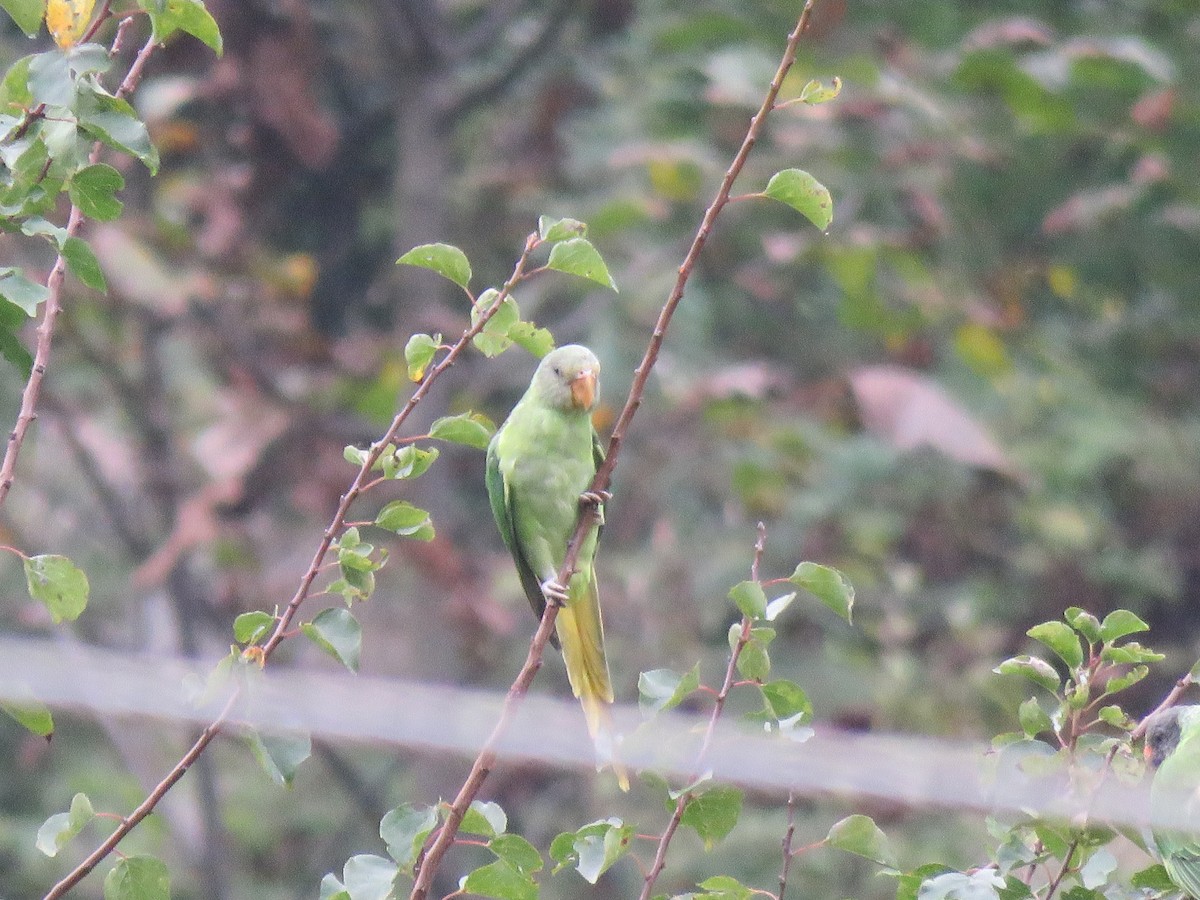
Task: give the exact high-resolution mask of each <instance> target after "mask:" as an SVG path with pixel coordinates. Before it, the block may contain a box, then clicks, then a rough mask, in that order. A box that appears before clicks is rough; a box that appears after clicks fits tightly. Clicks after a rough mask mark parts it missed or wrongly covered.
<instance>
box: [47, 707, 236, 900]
mask: <svg viewBox="0 0 1200 900" xmlns="http://www.w3.org/2000/svg"><path fill="white" fill-rule="evenodd" d="M238 695H239V694H238V692H236V691H235V692H234V693H233V694H232V695H231V696H230V698H229V700H228V701H227V702H226V704H225V708H224V709H222V710H221V714H220V715H218V716H217V717H216V719H214V720H213V722H212V724H211V725H209V726H208V727H207V728H205V729H204V730H203V731H202V732H200V737H198V738H197V739H196V742H195V743H194V744H192V746H191V748H190V749H189V750H188V752H187V753H185V754H184V755H183V758H182V759H181V760H179V762H177V763H176V764H175V767H174V768H173V769H171V771H170V772H169V773H168V774H167V777H166V778H164V779H163V780H162V781H160V782H159V783H158V784H157V785H155V787H154V790H152V791H151V792H150V793H149V794H148V795H147V796H146V799H145V800H143V801H142V802H141V803H140V804H139V805H138V807H137V809H135V810H134V811H133V812H131V813H130V814H129V815H127V816H125V818H123V819H121V824H120V825H118V826H117V829H116V831H114V832H113V833H112V834H110V835H109V836H108V838H106V839H105V841H104V843H102V844H101V845H100V846H99V847H97V848H96V849H95V850H93V851H92V852H91V853H90V854H89V855H88V857H87V859H85V860H84V861H83V862H81V863H80V864H79V865H78V866H76V867H75V868H74V869H72V870H71V872H70V873H69V874H68V875H67V876H66V877H65V878H63V879H62V881H60V882H59V883H58V884H56V885H55V886H54V887H52V888H51V889H50V892H49V893H47V894H46V896H45V897H44V898H43V900H56V898H58V897H62V896H63V895H65V894H66V893H67V891H69V890H71V888H73V887H75V885H77V884H78V883H79V882H80V881H82V880H83V879H84V878H85V877H86V876H87V875H88V873H89V872H91V871H92V869H94V868H96V866H98V865H99V864H100V863H101V862H102V861H103V860H104V858H105V857H106V856H108V854H110V853H112V852H113V850H114V849H116V846H117V844H119V843H120V842H121V839H122V838H124V837H125V835H127V834H129V832H130V831H132V830H133V828H134V826H136V825H137V824H138V823H139V822H140V821H142V819H144V818H146V816H148V815H150V813H151V811H152V810H153V809H154V807H156V806H158V803H159V801H160V800H162V798H163V797H165V796H166V795H167V791H169V790H171V788H173V787H174V786H175V784H176V782H178V781H179V779H180V778H182V777H183V776H184V774H186V772H187V770H188V769H190V768H191V767H192V764H193V763H194V762H195V761H196V760H197V759H198V758H199V757H200V754H201V753H203V752H204V749H205V748H206V747H207V746H208V745H209V744H211V743H212V740H213V738H215V737H216V736H217V735H218V734H220V733H221V728H222V726H223V725H224V724H225V719H226V718H227V717H228V716H229V713H230V711H231V710H232V709H233V705H234V704H235V703H236V702H237V699H238Z"/></svg>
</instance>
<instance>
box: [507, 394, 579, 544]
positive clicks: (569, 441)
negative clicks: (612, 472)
mask: <svg viewBox="0 0 1200 900" xmlns="http://www.w3.org/2000/svg"><path fill="white" fill-rule="evenodd" d="M499 450H500V459H501V463H500V465H501V469H502V471H503V472H504V479H505V482H506V483H507V484H508V485H509V489H510V490H511V491H512V493H513V496H514V505H515V506H516V508H517V509H519V510H520V511H521V515H520V517H519V521H518V522H517V523H516V525H517V529H518V530H519V531H522V532H525V534H524V537H525V538H526V539H527V540H532V541H534V542H540V540H544V541H546V542H548V544H549V546H550V547H554V548H555V553H554V555H555V556H561V555H562V553H563V551H564V550H565V545H566V541H567V539H568V538H569V537H570V535H571V533H572V532H573V531H574V529H575V522H576V518H577V516H578V513H579V495H580V494H581V493H583V492H584V491H585V490H587V488H588V486H589V484H590V483H591V480H592V477H593V476H594V475H595V474H596V467H595V461H594V459H593V456H592V425H591V421H590V419H589V418H588V417H587V416H586V415H581V414H579V413H563V412H560V411H558V410H554V409H546V408H543V407H539V406H535V405H525V406H523V407H521V408H518V409H515V410H513V414H512V416H511V417H510V421H509V423H508V425H507V427H506V428H505V429H504V433H503V434H502V435H501V437H500V447H499Z"/></svg>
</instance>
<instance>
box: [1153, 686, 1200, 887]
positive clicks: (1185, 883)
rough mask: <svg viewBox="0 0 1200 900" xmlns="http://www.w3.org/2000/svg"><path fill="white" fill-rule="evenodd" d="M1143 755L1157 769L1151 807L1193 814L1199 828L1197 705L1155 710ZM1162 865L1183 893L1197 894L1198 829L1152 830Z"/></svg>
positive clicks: (1199, 723)
mask: <svg viewBox="0 0 1200 900" xmlns="http://www.w3.org/2000/svg"><path fill="white" fill-rule="evenodd" d="M1145 754H1146V760H1147V762H1149V763H1150V765H1151V766H1152V767H1153V768H1155V769H1157V770H1158V771H1157V772H1155V775H1154V781H1153V782H1152V783H1151V785H1150V809H1151V812H1153V811H1154V810H1155V809H1156V808H1157V809H1163V810H1167V809H1169V810H1170V811H1171V812H1172V813H1173V814H1174V815H1179V814H1180V813H1181V812H1182V813H1184V814H1186V815H1187V816H1188V818H1189V819H1192V818H1193V817H1194V819H1195V823H1196V827H1197V829H1198V830H1200V706H1175V707H1172V708H1171V709H1165V710H1163V711H1162V712H1159V713H1155V715H1154V716H1152V717H1151V719H1150V721H1149V723H1148V724H1147V727H1146V743H1145ZM1152 834H1153V836H1154V843H1155V844H1156V845H1157V847H1158V853H1159V856H1160V857H1161V858H1162V863H1163V867H1164V868H1165V869H1166V870H1167V875H1169V876H1170V877H1171V880H1172V881H1173V882H1175V885H1176V886H1177V887H1178V888H1179V889H1180V890H1182V891H1183V892H1184V893H1185V894H1189V895H1190V896H1192V897H1197V898H1200V834H1196V833H1189V832H1186V831H1177V830H1171V829H1164V828H1154V829H1153V830H1152Z"/></svg>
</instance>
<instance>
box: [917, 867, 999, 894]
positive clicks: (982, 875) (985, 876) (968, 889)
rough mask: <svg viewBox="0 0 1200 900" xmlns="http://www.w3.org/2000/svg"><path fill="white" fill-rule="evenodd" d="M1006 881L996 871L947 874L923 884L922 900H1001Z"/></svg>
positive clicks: (986, 870)
mask: <svg viewBox="0 0 1200 900" xmlns="http://www.w3.org/2000/svg"><path fill="white" fill-rule="evenodd" d="M1003 887H1004V879H1003V878H1001V877H1000V876H999V875H997V874H996V872H995V870H994V869H987V868H984V869H977V870H976V871H974V872H972V873H971V874H970V875H966V874H964V873H962V872H946V873H945V874H944V875H938V876H936V877H934V878H929V879H926V880H925V881H923V882H922V883H921V889H920V893H919V894H918V896H919V897H920V898H921V900H1001V898H1000V890H1001V889H1002V888H1003Z"/></svg>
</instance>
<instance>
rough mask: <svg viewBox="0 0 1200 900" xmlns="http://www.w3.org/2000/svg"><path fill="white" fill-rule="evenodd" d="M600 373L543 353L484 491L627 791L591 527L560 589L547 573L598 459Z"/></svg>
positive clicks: (577, 359)
mask: <svg viewBox="0 0 1200 900" xmlns="http://www.w3.org/2000/svg"><path fill="white" fill-rule="evenodd" d="M599 374H600V362H599V360H597V359H596V355H595V354H594V353H592V351H591V350H589V349H588V348H587V347H581V346H579V345H577V344H568V345H566V346H563V347H559V348H558V349H556V350H552V351H551V352H550V353H547V354H546V356H545V357H544V358H543V359H542V361H541V363H540V364H539V365H538V367H537V371H536V372H534V373H533V380H532V381H531V382H530V384H529V389H528V390H527V391H526V392H525V396H523V397H522V398H521V399H520V401H518V403H517V405H516V406H515V407H513V410H512V412H511V413H509V416H508V419H506V420H505V422H504V424H503V425H501V426H500V430H499V431H497V432H496V434H495V436H494V437H493V438H492V440H491V443H490V444H489V445H488V451H487V489H488V498H489V500H490V501H491V506H492V515H494V516H495V517H496V524H497V525H498V526H499V527H500V534H501V535H502V536H503V537H504V543H505V544H507V545H508V549H509V551H510V552H511V553H512V555H513V559H514V560H515V561H516V564H517V574H518V575H520V578H521V585H522V587H523V588H524V589H525V595H526V596H527V597H528V598H529V602H530V604H531V605H532V606H533V611H534V613H536V614H537V615H538V617H539V618H540V617H541V615H542V613H543V612H544V611H545V609H546V602H547V600H549V601H550V602H554V603H559V604H561V605H562V609H560V610H559V612H558V618H557V619H556V620H555V632H556V634H555V636H554V637H553V638H552V640H553V641H554V644H555V645H556V646H558V647H559V648H560V649H561V650H562V655H563V661H564V662H565V663H566V668H567V677H568V679H569V680H570V682H571V690H572V691H573V692H574V694H575V696H576V697H578V698H579V701H580V703H581V704H582V705H583V712H584V716H585V718H586V719H587V726H588V732H589V733H590V734H591V736H592V739H593V741H594V742H595V743H596V747H597V753H598V756H599V757H600V758H601V760H602V761H609V760H611V761H612V762H613V766H614V769H615V771H616V773H617V776H618V780H619V781H620V782H621V787H622V789H627V787H628V780H627V777H626V775H625V773H624V771H623V770H622V768H621V767H620V765H619V764H618V763H617V762H616V760H615V758H614V757H613V748H612V733H611V725H610V716H609V710H608V707H609V705H610V704H611V703H612V702H613V690H612V679H611V678H610V676H609V671H608V659H607V657H606V656H605V653H604V624H603V622H602V621H601V619H600V596H599V593H598V590H597V586H596V567H595V560H596V539H597V536H598V529H592V531H591V533H590V535H589V536H588V538H587V541H586V542H585V543H584V545H583V547H582V548H581V549H580V553H579V560H578V564H577V566H576V569H575V574H574V575H572V576H571V583H570V584H569V585H566V586H565V587H564V586H563V585H561V584H558V582H557V581H556V579H557V577H558V571H559V569H560V568H561V567H562V564H563V559H564V557H565V556H566V551H567V542H568V541H569V540H570V539H571V536H572V534H574V532H575V526H576V523H577V521H578V516H579V506H580V503H581V499H582V497H583V495H584V494H585V492H586V491H587V490H588V488H589V487H590V485H591V481H592V478H593V477H594V476H595V474H596V467H597V466H599V465H600V463H601V461H602V460H603V459H604V451H603V449H602V448H601V446H600V440H599V438H598V437H597V435H596V431H595V429H594V428H593V427H592V419H591V411H592V407H593V406H595V403H596V397H597V393H598V390H599V388H598V380H597V379H598V376H599ZM592 499H594V500H597V501H599V500H600V499H601V498H592Z"/></svg>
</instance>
